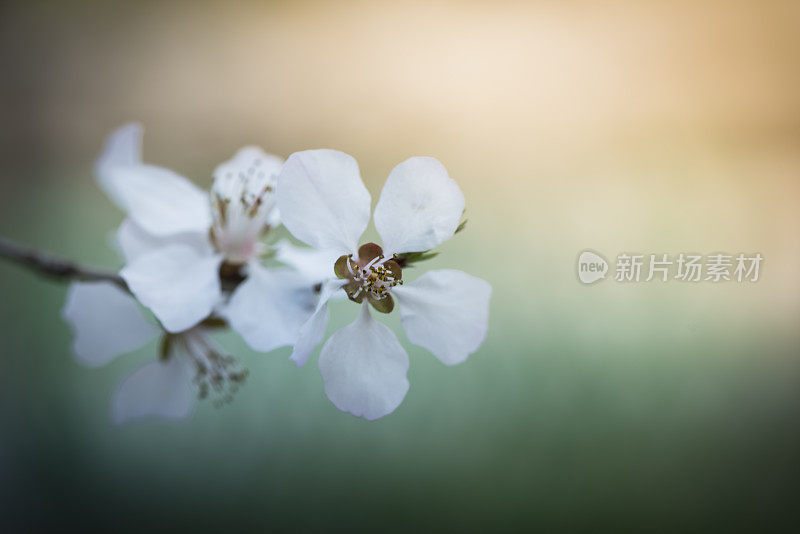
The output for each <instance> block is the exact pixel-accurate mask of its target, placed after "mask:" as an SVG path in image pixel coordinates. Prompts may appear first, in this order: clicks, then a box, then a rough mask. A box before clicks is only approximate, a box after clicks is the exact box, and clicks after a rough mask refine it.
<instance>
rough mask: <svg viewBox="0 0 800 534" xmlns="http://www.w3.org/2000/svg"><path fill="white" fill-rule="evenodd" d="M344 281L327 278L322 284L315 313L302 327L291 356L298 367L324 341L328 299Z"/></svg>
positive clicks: (304, 362)
mask: <svg viewBox="0 0 800 534" xmlns="http://www.w3.org/2000/svg"><path fill="white" fill-rule="evenodd" d="M344 283H345V282H344V281H343V280H327V281H325V282H324V283H323V284H322V288H321V289H320V294H319V298H318V300H317V306H316V308H315V309H314V313H313V314H312V315H311V317H309V318H308V319H307V320H306V322H305V323H304V324H303V326H301V327H300V331H299V333H298V335H297V341H296V342H295V344H294V349H293V350H292V355H291V356H290V357H289V359H290V360H292V361H293V362H294V363H295V364H296V365H297V367H303V366H304V365H305V364H306V362H307V361H308V357H309V356H311V353H312V352H314V348H315V347H316V346H317V345H318V344H319V342H320V341H322V337H323V336H324V335H325V328H326V327H327V326H328V301H329V300H330V299H331V298H333V295H334V294H335V292H336V291H338V290H339V289H341V287H342V285H344Z"/></svg>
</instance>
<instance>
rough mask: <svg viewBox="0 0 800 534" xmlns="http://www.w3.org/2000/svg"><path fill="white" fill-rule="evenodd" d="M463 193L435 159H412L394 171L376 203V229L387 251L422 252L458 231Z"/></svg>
mask: <svg viewBox="0 0 800 534" xmlns="http://www.w3.org/2000/svg"><path fill="white" fill-rule="evenodd" d="M463 212H464V195H463V194H462V193H461V189H459V187H458V185H457V184H456V182H455V180H453V179H452V178H450V177H449V176H448V175H447V170H446V169H445V168H444V166H443V165H442V164H441V163H439V162H438V161H437V160H435V159H434V158H411V159H408V160H406V161H404V162H403V163H401V164H400V165H398V166H397V167H395V168H394V169H393V170H392V173H391V174H390V175H389V178H388V179H387V180H386V184H385V185H384V186H383V191H381V197H380V199H379V200H378V205H377V206H375V215H374V219H375V229H377V230H378V233H379V234H380V236H381V239H382V240H383V250H384V253H386V254H392V253H401V252H422V251H425V250H430V249H432V248H434V247H436V246H438V245H441V244H442V243H444V242H445V241H447V240H448V239H450V238H451V237H453V233H455V231H456V228H458V224H459V220H460V219H461V214H462V213H463Z"/></svg>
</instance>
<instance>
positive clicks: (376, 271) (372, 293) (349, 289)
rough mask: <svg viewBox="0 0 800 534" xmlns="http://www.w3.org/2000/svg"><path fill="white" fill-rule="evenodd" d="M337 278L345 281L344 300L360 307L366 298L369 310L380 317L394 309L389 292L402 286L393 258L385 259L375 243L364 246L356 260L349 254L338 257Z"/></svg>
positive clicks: (398, 269)
mask: <svg viewBox="0 0 800 534" xmlns="http://www.w3.org/2000/svg"><path fill="white" fill-rule="evenodd" d="M334 271H335V272H336V276H338V277H339V278H343V279H346V280H348V283H347V284H345V285H344V291H345V293H347V297H348V298H349V299H350V300H352V301H353V302H358V303H361V302H363V300H364V298H367V299H368V301H369V303H370V304H372V306H373V307H374V308H375V309H376V310H378V311H381V312H383V313H389V312H390V311H392V309H393V308H394V301H393V300H392V296H391V295H390V294H389V291H390V290H391V289H392V288H393V287H394V286H396V285H398V284H402V283H403V271H402V269H401V268H400V264H399V263H397V261H396V256H392V257H391V258H387V257H385V256H384V255H383V249H382V248H381V247H380V246H378V245H376V244H375V243H367V244H365V245H362V246H361V248H359V249H358V259H354V258H353V255H352V254H348V255H345V256H341V257H340V258H339V259H338V260H336V264H335V265H334Z"/></svg>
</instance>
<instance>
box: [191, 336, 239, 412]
mask: <svg viewBox="0 0 800 534" xmlns="http://www.w3.org/2000/svg"><path fill="white" fill-rule="evenodd" d="M177 337H178V340H179V341H180V342H181V343H182V345H183V346H184V348H185V349H186V354H188V356H189V359H190V361H191V363H192V365H193V367H194V369H195V375H194V379H193V382H194V384H195V385H196V386H197V396H198V397H199V398H201V399H205V398H207V397H209V396H211V397H212V398H213V399H214V405H215V406H217V407H219V406H222V405H224V404H227V403H229V402H231V400H233V394H234V393H236V391H238V389H239V387H240V386H241V385H242V384H244V382H245V380H246V379H247V375H248V371H247V369H245V368H244V367H242V365H241V364H240V363H239V361H238V360H237V359H236V358H234V357H233V356H229V355H226V354H223V353H222V351H221V350H220V349H219V348H218V347H217V346H216V345H215V344H214V343H213V342H212V340H211V339H210V338H209V337H208V336H207V335H206V334H205V333H204V332H203V331H202V330H199V329H197V328H193V329H191V330H188V331H186V332H183V333H181V334H177Z"/></svg>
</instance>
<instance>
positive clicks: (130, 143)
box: [95, 122, 144, 182]
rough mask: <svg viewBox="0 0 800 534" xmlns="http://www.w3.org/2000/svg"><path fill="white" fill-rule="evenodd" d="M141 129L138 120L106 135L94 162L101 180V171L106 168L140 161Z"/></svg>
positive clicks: (102, 179) (102, 178)
mask: <svg viewBox="0 0 800 534" xmlns="http://www.w3.org/2000/svg"><path fill="white" fill-rule="evenodd" d="M143 131H144V129H143V128H142V125H141V124H139V123H138V122H129V123H128V124H126V125H124V126H122V127H120V128H118V129H116V130H114V131H113V132H112V133H111V135H109V136H108V139H106V144H105V146H104V147H103V152H102V153H101V154H100V157H99V158H97V163H96V164H95V172H96V173H97V175H98V179H99V180H100V181H101V182H102V181H104V180H105V177H103V173H104V172H105V170H106V169H109V168H112V167H116V166H119V165H135V164H137V163H141V162H142V134H143Z"/></svg>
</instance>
